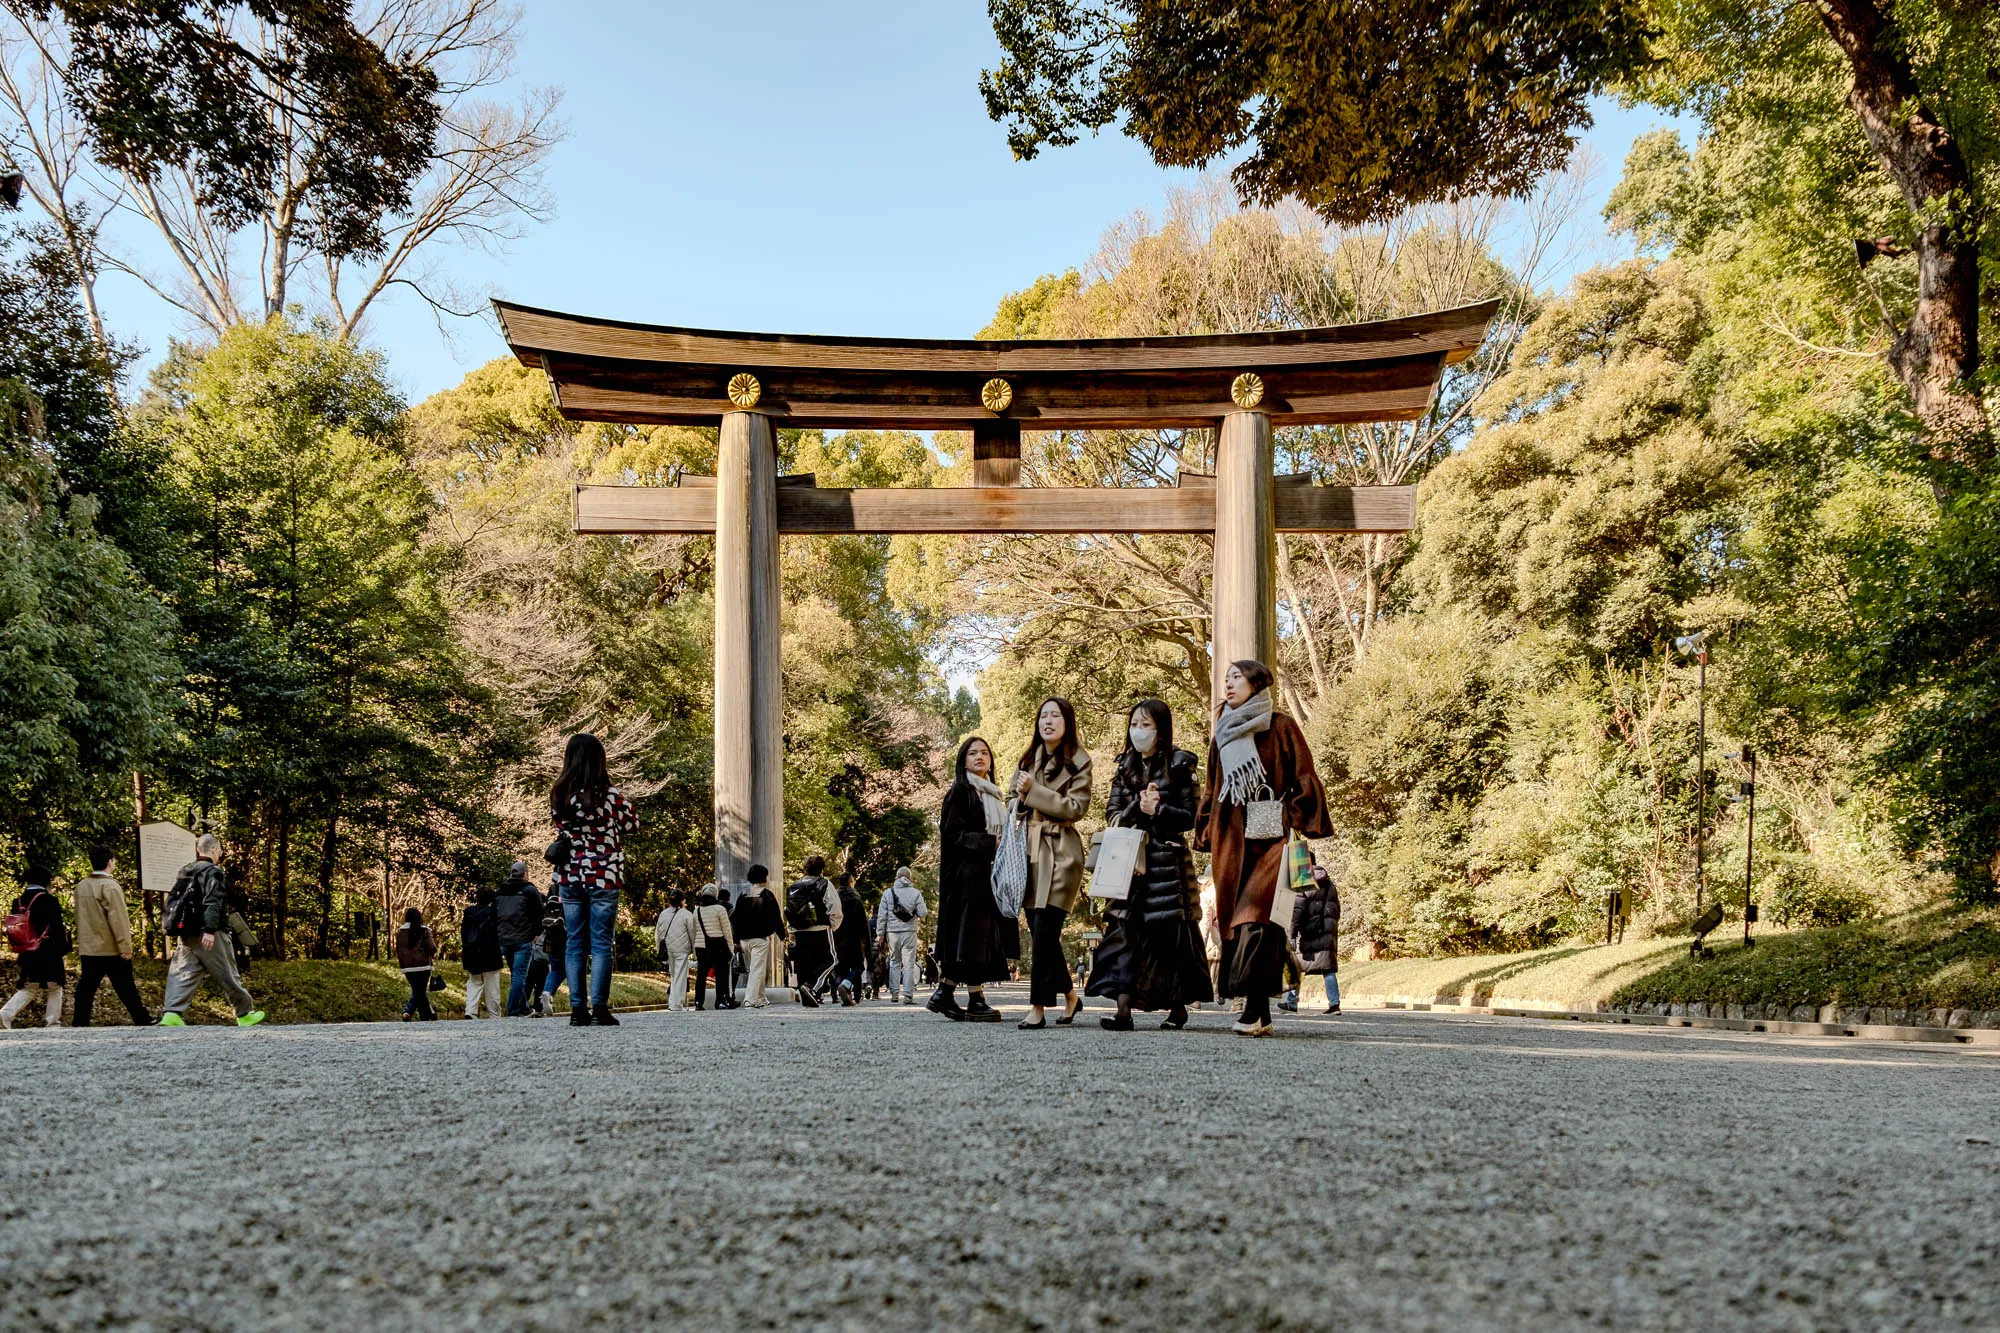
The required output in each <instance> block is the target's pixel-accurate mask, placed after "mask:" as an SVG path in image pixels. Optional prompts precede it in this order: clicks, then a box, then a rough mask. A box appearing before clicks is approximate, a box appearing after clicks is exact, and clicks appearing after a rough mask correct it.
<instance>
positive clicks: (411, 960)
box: [396, 907, 437, 1023]
mask: <svg viewBox="0 0 2000 1333" xmlns="http://www.w3.org/2000/svg"><path fill="white" fill-rule="evenodd" d="M436 964H437V940H436V938H434V937H433V936H432V935H431V928H430V927H429V926H427V925H425V924H424V914H423V913H422V912H421V911H419V910H417V909H416V908H414V907H406V908H404V909H403V925H402V928H401V929H399V930H398V931H397V932H396V966H397V967H398V968H400V969H402V973H403V980H405V981H407V982H409V983H410V998H409V999H408V1000H406V1001H405V1002H404V1003H403V1021H404V1022H405V1023H407V1022H409V1021H410V1020H411V1019H412V1018H414V1019H416V1020H418V1021H419V1022H429V1021H430V1020H431V1019H434V1018H436V1017H437V1012H436V1011H435V1010H433V1009H432V1008H431V971H432V969H433V968H434V967H435V966H436Z"/></svg>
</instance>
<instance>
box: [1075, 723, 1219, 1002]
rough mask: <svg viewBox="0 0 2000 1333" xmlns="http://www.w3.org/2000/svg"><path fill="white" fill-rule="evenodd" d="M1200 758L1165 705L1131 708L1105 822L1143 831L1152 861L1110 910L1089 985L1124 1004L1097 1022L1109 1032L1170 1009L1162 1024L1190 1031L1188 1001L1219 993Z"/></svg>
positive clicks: (1091, 991) (1088, 990) (1094, 991)
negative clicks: (1203, 926)
mask: <svg viewBox="0 0 2000 1333" xmlns="http://www.w3.org/2000/svg"><path fill="white" fill-rule="evenodd" d="M1200 762H1201V761H1200V760H1199V759H1198V758H1197V757H1196V756H1195V755H1193V754H1191V753H1190V752H1188V751H1186V750H1177V749H1175V748H1174V715H1173V712H1172V710H1170V709H1169V708H1168V707H1167V706H1166V705H1165V704H1164V703H1162V702H1160V701H1159V700H1158V699H1145V700H1142V701H1140V702H1139V703H1138V704H1137V705H1135V706H1134V707H1133V709H1132V712H1131V715H1130V716H1129V717H1128V718H1127V719H1126V742H1125V749H1124V751H1123V753H1121V754H1120V755H1119V756H1118V769H1117V772H1116V773H1115V774H1114V775H1113V777H1112V780H1111V797H1110V800H1109V802H1108V803H1107V805H1106V807H1105V819H1106V822H1107V823H1109V824H1111V825H1112V826H1114V827H1121V828H1142V829H1144V830H1146V864H1145V867H1144V869H1143V870H1141V871H1139V872H1137V873H1135V874H1134V875H1133V876H1132V889H1131V893H1130V894H1129V896H1127V897H1126V899H1125V900H1124V901H1123V902H1119V901H1118V900H1116V899H1111V900H1110V901H1109V902H1108V903H1107V905H1106V907H1105V913H1104V940H1103V942H1102V943H1101V944H1099V945H1098V946H1097V957H1096V959H1095V960H1094V962H1093V964H1092V967H1091V970H1090V984H1089V986H1087V987H1086V988H1085V993H1086V994H1090V995H1096V996H1100V997H1106V998H1110V999H1115V1000H1116V1001H1117V1002H1118V1013H1117V1015H1116V1016H1115V1017H1112V1018H1106V1019H1102V1020H1100V1022H1101V1023H1102V1024H1103V1026H1104V1027H1106V1028H1108V1029H1110V1030H1111V1031H1113V1032H1127V1031H1130V1030H1131V1028H1132V1010H1133V1009H1135V1008H1137V1009H1165V1010H1167V1011H1168V1014H1167V1021H1166V1022H1165V1023H1162V1024H1161V1026H1162V1027H1164V1028H1168V1029H1177V1028H1183V1027H1186V1026H1187V1007H1188V1005H1189V1004H1191V1003H1194V1002H1197V1001H1202V1000H1210V999H1213V998H1214V997H1215V990H1214V987H1213V985H1212V983H1211V982H1210V980H1209V975H1208V954H1207V952H1206V951H1205V950H1204V949H1203V947H1202V942H1201V930H1200V925H1199V921H1200V900H1199V897H1198V896H1197V892H1196V889H1195V882H1194V857H1193V856H1192V855H1191V854H1190V853H1189V852H1188V846H1187V834H1188V830H1189V829H1190V828H1192V827H1193V826H1194V815H1195V809H1196V807H1197V805H1198V804H1199V803H1198V802H1197V800H1196V799H1195V798H1196V795H1197V793H1196V790H1195V783H1196V772H1197V770H1198V767H1199V765H1200Z"/></svg>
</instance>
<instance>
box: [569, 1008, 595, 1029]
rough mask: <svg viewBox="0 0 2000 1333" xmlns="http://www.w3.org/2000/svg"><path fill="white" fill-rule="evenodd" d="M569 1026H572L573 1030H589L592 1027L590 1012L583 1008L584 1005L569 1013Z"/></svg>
mask: <svg viewBox="0 0 2000 1333" xmlns="http://www.w3.org/2000/svg"><path fill="white" fill-rule="evenodd" d="M569 1025H570V1026H571V1027H573V1028H587V1027H589V1026H590V1010H588V1009H585V1008H584V1007H583V1006H582V1005H578V1006H577V1007H576V1008H574V1009H572V1010H570V1011H569Z"/></svg>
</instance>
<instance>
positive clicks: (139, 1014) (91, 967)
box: [71, 843, 153, 1028]
mask: <svg viewBox="0 0 2000 1333" xmlns="http://www.w3.org/2000/svg"><path fill="white" fill-rule="evenodd" d="M117 866H118V863H117V860H116V859H115V858H114V857H113V856H112V853H111V849H110V848H109V847H106V846H104V845H102V844H101V843H100V844H99V845H97V846H95V847H92V848H91V849H90V873H89V874H88V875H86V876H84V878H83V879H82V881H81V882H79V883H78V884H77V886H76V952H77V957H78V961H79V963H80V964H81V968H80V970H79V972H78V975H77V979H76V1014H75V1016H74V1018H72V1019H71V1022H72V1024H73V1025H74V1026H76V1027H80V1028H87V1027H89V1026H90V1018H91V1013H92V1011H93V1010H94V1009H95V1008H96V1006H97V987H98V986H99V984H101V983H102V982H105V981H109V982H110V983H111V989H112V992H113V993H114V994H116V995H117V996H118V999H119V1001H120V1002H121V1003H123V1004H124V1006H125V1012H126V1013H127V1014H129V1015H130V1016H131V1018H132V1026H133V1027H141V1028H142V1027H145V1026H147V1025H148V1024H150V1023H151V1022H152V1021H153V1016H152V1015H151V1014H149V1013H147V1012H146V1004H145V1001H143V1000H141V999H140V998H139V987H138V986H137V985H136V984H135V983H134V982H133V980H132V913H131V909H130V908H129V907H128V906H127V905H126V902H125V890H124V888H123V887H121V886H120V885H119V883H118V881H117V880H115V879H113V878H112V877H111V872H112V871H113V870H115V869H117Z"/></svg>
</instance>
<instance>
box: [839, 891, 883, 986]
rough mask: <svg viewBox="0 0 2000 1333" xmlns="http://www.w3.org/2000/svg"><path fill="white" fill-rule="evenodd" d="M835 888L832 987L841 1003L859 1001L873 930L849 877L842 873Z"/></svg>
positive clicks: (859, 896)
mask: <svg viewBox="0 0 2000 1333" xmlns="http://www.w3.org/2000/svg"><path fill="white" fill-rule="evenodd" d="M834 891H835V893H836V894H838V895H839V898H840V924H839V925H838V926H836V927H834V931H833V952H834V989H835V991H836V992H837V993H838V994H839V996H840V1002H841V1003H842V1004H845V1005H854V1004H860V1003H861V973H862V970H863V969H864V968H866V967H867V966H868V942H869V939H870V938H871V937H872V935H873V934H874V932H873V931H871V930H870V929H869V916H868V909H867V908H866V907H863V906H862V905H861V895H860V894H858V893H856V892H855V891H854V881H853V879H852V877H851V876H847V875H843V876H841V878H840V883H839V885H838V886H837V887H836V888H835V890H834Z"/></svg>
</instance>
